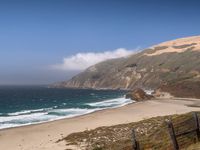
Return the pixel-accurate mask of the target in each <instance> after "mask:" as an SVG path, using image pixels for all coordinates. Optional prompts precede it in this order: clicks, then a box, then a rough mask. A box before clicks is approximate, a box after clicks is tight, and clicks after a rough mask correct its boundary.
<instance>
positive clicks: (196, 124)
mask: <svg viewBox="0 0 200 150" xmlns="http://www.w3.org/2000/svg"><path fill="white" fill-rule="evenodd" d="M193 117H194V121H195V127H196V133H197V138H198V141H199V140H200V129H199V118H198V115H197V112H194V113H193Z"/></svg>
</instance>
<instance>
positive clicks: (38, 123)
mask: <svg viewBox="0 0 200 150" xmlns="http://www.w3.org/2000/svg"><path fill="white" fill-rule="evenodd" d="M132 101H133V100H132ZM135 103H140V102H137V101H133V102H131V103H128V104H124V105H122V106H116V107H110V108H109V107H108V108H103V109H99V110H95V111H93V112H89V113H86V114H81V115H77V116H73V117H68V118H67V116H66V117H63V118H60V119H59V118H58V119H55V120H48V121H44V122H37V123H31V124H26V125H21V126H15V127H8V128H2V129H1V128H0V132H1V131H2V130H10V129H15V128H21V127H26V126H34V125H40V124H47V123H50V122H56V121H60V120H66V119H73V118H78V117H82V116H86V115H89V114H93V113H96V112H100V111H105V110H109V109H117V108H120V107H124V106H127V105H131V104H135Z"/></svg>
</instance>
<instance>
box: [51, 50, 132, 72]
mask: <svg viewBox="0 0 200 150" xmlns="http://www.w3.org/2000/svg"><path fill="white" fill-rule="evenodd" d="M133 52H134V51H133V50H127V49H125V48H119V49H116V50H114V51H105V52H101V53H93V52H88V53H78V54H76V55H72V56H69V57H66V58H64V59H63V62H62V63H61V64H56V65H53V66H52V67H53V68H54V69H57V70H77V71H80V70H84V69H86V68H88V67H90V66H92V65H94V64H96V63H99V62H101V61H104V60H108V59H114V58H120V57H127V56H128V55H130V54H133Z"/></svg>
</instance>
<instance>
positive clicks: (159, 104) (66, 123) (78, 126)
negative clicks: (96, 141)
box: [0, 99, 200, 150]
mask: <svg viewBox="0 0 200 150" xmlns="http://www.w3.org/2000/svg"><path fill="white" fill-rule="evenodd" d="M188 105H196V106H200V100H198V99H182V100H180V99H176V100H175V99H157V100H156V99H155V100H150V101H144V102H138V103H132V104H130V105H126V106H123V107H119V108H114V109H107V110H102V111H98V112H94V113H91V114H87V115H83V116H79V117H75V118H69V119H63V120H58V121H52V122H48V123H42V124H37V125H29V126H23V127H16V128H10V129H3V130H0V149H2V150H65V149H66V148H67V147H66V143H65V142H64V141H62V142H58V143H56V141H57V140H59V139H62V138H63V137H66V136H67V135H69V134H70V133H74V132H80V131H84V130H89V129H95V128H97V127H100V126H111V125H116V124H124V123H129V122H137V121H140V120H143V119H147V118H151V117H156V116H165V115H171V114H182V113H186V112H190V111H200V107H189V106H188Z"/></svg>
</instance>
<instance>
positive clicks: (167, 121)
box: [166, 120, 179, 150]
mask: <svg viewBox="0 0 200 150" xmlns="http://www.w3.org/2000/svg"><path fill="white" fill-rule="evenodd" d="M166 123H167V126H168V130H169V134H170V137H171V140H172V144H173V148H174V150H179V146H178V142H177V140H176V134H175V131H174V126H173V124H172V121H171V120H166Z"/></svg>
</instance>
